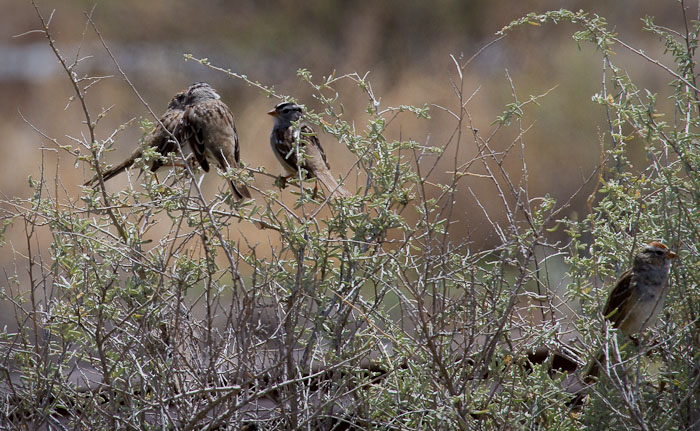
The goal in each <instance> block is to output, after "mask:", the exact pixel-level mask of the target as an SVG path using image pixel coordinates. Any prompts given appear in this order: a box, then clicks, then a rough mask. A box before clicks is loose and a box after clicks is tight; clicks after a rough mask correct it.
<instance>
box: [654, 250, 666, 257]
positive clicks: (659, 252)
mask: <svg viewBox="0 0 700 431" xmlns="http://www.w3.org/2000/svg"><path fill="white" fill-rule="evenodd" d="M654 253H656V255H657V256H663V254H664V252H663V251H662V250H656V251H655V252H654Z"/></svg>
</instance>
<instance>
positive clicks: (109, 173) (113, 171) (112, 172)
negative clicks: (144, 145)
mask: <svg viewBox="0 0 700 431" xmlns="http://www.w3.org/2000/svg"><path fill="white" fill-rule="evenodd" d="M141 153H142V152H141V150H137V151H134V153H133V154H132V155H131V157H129V158H128V159H126V160H124V161H123V162H121V163H120V164H118V165H117V166H113V167H112V168H110V169H108V170H106V171H104V172H102V180H103V181H107V180H109V179H110V178H112V177H115V176H117V175H118V174H120V173H121V172H122V171H125V170H126V169H128V168H130V167H131V165H133V164H134V161H135V160H136V159H138V158H139V157H141ZM95 182H97V175H95V176H93V177H92V179H90V180H89V181H87V182H85V183H84V184H83V185H84V186H91V185H93V184H94V183H95Z"/></svg>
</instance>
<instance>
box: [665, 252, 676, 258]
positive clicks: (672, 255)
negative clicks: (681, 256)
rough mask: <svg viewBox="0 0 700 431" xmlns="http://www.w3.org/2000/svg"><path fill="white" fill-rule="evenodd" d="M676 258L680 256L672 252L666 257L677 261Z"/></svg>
mask: <svg viewBox="0 0 700 431" xmlns="http://www.w3.org/2000/svg"><path fill="white" fill-rule="evenodd" d="M676 256H678V255H677V254H676V253H674V252H672V251H669V252H668V254H667V255H666V257H668V258H669V259H675V258H676Z"/></svg>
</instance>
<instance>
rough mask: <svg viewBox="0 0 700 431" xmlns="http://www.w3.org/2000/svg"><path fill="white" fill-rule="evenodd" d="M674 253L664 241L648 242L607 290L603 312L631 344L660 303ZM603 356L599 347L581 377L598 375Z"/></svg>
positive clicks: (659, 307)
mask: <svg viewBox="0 0 700 431" xmlns="http://www.w3.org/2000/svg"><path fill="white" fill-rule="evenodd" d="M675 257H676V253H674V252H672V251H671V250H669V248H668V247H667V246H666V245H664V244H662V243H660V242H658V241H652V242H650V243H649V244H647V245H646V246H645V247H644V248H643V249H642V250H640V251H639V253H637V255H636V256H635V257H634V262H633V264H632V268H631V269H629V270H627V271H625V272H624V273H623V274H622V275H621V276H620V278H619V279H618V280H617V282H616V283H615V286H614V287H613V288H612V290H611V291H610V295H609V296H608V300H607V302H606V304H605V307H604V308H603V316H604V317H605V318H606V319H608V320H609V321H610V322H611V323H612V325H613V327H615V328H617V329H619V330H621V331H622V332H624V333H625V334H626V335H627V336H628V337H630V338H632V340H633V341H634V342H635V344H637V341H636V339H635V338H634V336H635V335H637V334H639V333H641V332H643V331H644V330H645V329H647V328H649V327H650V326H652V325H653V324H654V323H655V322H656V319H657V317H658V315H659V312H661V309H662V308H663V306H664V300H665V299H666V293H667V292H668V276H669V273H670V271H671V260H673V259H674V258H675ZM604 360H605V357H604V355H603V352H602V351H601V352H599V353H598V355H597V358H596V360H595V361H592V363H591V364H590V365H589V367H588V370H587V371H585V372H584V381H587V382H590V381H591V380H590V379H589V377H595V376H597V375H598V372H599V364H602V363H603V361H604Z"/></svg>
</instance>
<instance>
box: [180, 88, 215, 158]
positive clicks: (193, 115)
mask: <svg viewBox="0 0 700 431" xmlns="http://www.w3.org/2000/svg"><path fill="white" fill-rule="evenodd" d="M208 102H209V101H205V102H201V103H197V104H195V105H190V106H188V107H187V108H186V109H185V113H184V116H183V128H184V132H183V135H184V136H185V138H186V140H187V142H189V144H190V148H191V149H192V153H193V154H194V157H195V159H196V160H197V162H199V165H200V166H201V167H202V169H204V172H209V162H208V161H207V157H206V155H205V153H204V151H205V146H204V141H205V139H206V128H207V122H208V121H209V117H210V115H209V113H208V112H207V109H206V105H207V104H208Z"/></svg>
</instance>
